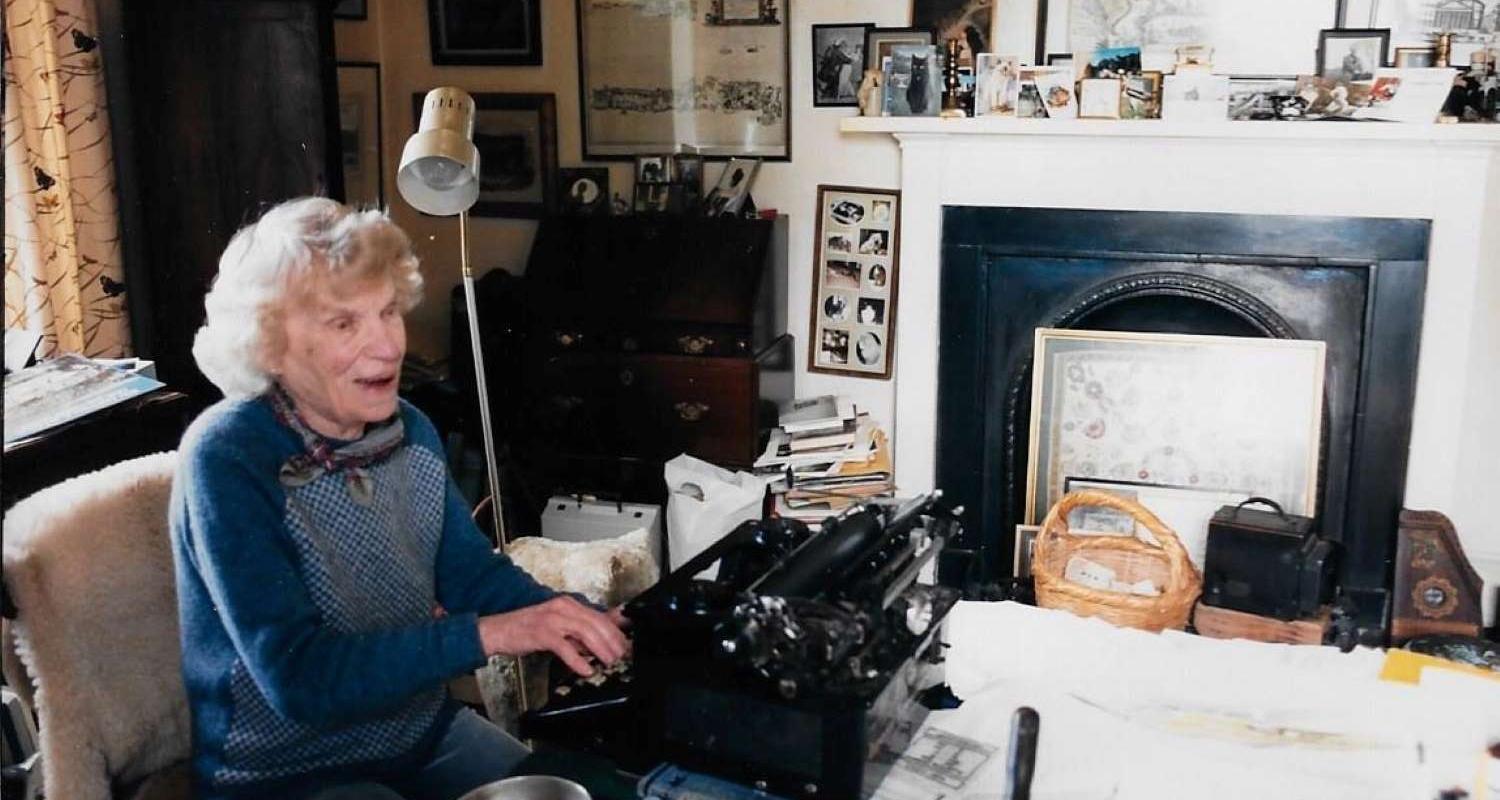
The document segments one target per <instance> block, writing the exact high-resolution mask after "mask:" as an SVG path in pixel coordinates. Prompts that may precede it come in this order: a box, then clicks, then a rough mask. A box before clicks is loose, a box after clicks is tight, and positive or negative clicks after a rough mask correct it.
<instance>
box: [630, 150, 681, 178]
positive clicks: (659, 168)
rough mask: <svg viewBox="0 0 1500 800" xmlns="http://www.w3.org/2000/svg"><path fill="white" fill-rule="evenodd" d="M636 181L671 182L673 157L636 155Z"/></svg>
mask: <svg viewBox="0 0 1500 800" xmlns="http://www.w3.org/2000/svg"><path fill="white" fill-rule="evenodd" d="M635 182H636V183H671V182H672V158H671V157H670V156H636V157H635Z"/></svg>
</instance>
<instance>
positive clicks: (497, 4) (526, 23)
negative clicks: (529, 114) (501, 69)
mask: <svg viewBox="0 0 1500 800" xmlns="http://www.w3.org/2000/svg"><path fill="white" fill-rule="evenodd" d="M427 24H428V28H427V35H428V38H429V40H430V41H431V42H432V63H433V64H438V65H469V66H533V67H534V66H540V65H541V63H542V8H541V0H427Z"/></svg>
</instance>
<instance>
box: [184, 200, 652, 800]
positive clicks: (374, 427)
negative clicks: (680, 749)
mask: <svg viewBox="0 0 1500 800" xmlns="http://www.w3.org/2000/svg"><path fill="white" fill-rule="evenodd" d="M421 286H422V279H421V276H420V275H419V274H418V272H417V259H416V257H415V256H414V255H413V254H412V250H411V243H410V241H409V240H408V239H407V237H406V235H405V234H404V233H402V232H401V230H400V229H399V228H397V227H396V226H395V225H394V224H393V223H392V222H391V221H390V220H389V219H388V218H387V217H386V216H385V215H384V214H382V213H380V212H376V211H355V210H352V209H350V208H348V207H345V206H343V205H340V204H338V203H336V202H334V201H332V200H327V199H322V198H304V199H299V200H293V201H290V202H287V203H284V204H282V205H279V206H277V207H275V208H272V209H271V210H270V211H268V212H266V214H265V216H263V217H262V218H261V219H260V220H259V221H258V222H256V223H254V224H252V225H249V226H247V227H245V228H244V229H242V230H241V231H239V232H238V233H237V234H235V236H234V238H233V239H232V240H231V241H230V243H229V246H228V247H227V248H226V249H225V251H224V255H223V256H222V258H221V259H220V261H219V275H218V278H217V279H216V281H215V283H214V287H213V290H212V291H211V292H210V293H209V294H208V298H207V307H208V320H207V322H206V324H204V326H203V328H202V329H201V330H200V331H199V332H198V337H197V340H196V341H195V343H194V346H193V354H194V356H195V357H196V359H197V361H198V365H199V367H200V368H201V369H202V370H203V373H204V374H205V375H207V376H208V378H209V379H210V380H212V381H213V382H214V383H215V384H216V385H217V386H218V387H219V388H220V389H222V390H223V391H224V394H225V395H226V397H225V399H224V400H222V401H220V402H219V403H218V404H216V405H215V406H213V407H212V408H210V409H209V410H208V411H206V412H205V413H204V414H203V415H202V416H201V417H199V418H198V420H196V421H195V422H194V423H193V425H192V427H191V428H190V429H189V431H188V433H187V434H186V436H185V437H184V439H183V443H182V447H181V466H180V468H179V472H178V474H177V479H176V482H175V484H174V490H173V498H172V510H171V529H172V541H173V547H174V551H175V555H176V563H177V589H178V595H179V601H178V602H179V606H180V611H181V620H182V645H183V654H182V662H183V663H182V666H183V675H184V677H185V679H186V684H187V690H188V699H189V705H190V707H191V710H192V720H193V751H194V752H193V761H194V771H195V774H196V779H197V782H198V793H199V796H200V797H203V798H221V797H223V798H228V797H278V798H313V797H317V798H335V797H339V798H342V797H378V798H454V797H458V796H460V795H462V794H464V793H465V792H467V791H468V790H470V789H472V788H474V787H475V786H478V785H482V784H484V783H488V782H490V781H493V780H496V779H498V778H501V777H504V776H505V775H506V774H507V773H508V772H509V771H510V770H512V769H513V768H514V767H515V765H516V764H517V762H519V761H520V759H521V758H522V757H523V756H524V755H525V753H526V751H525V748H524V747H523V746H522V745H521V744H520V743H519V742H517V741H515V740H514V739H512V738H510V737H509V736H507V735H506V734H505V733H504V732H503V731H501V730H500V729H499V728H497V727H495V726H493V725H491V724H490V723H489V722H487V721H485V720H484V719H483V718H482V717H480V716H479V715H477V714H475V713H474V712H473V711H470V710H468V709H466V708H462V707H460V706H459V705H458V704H456V703H455V702H454V701H453V700H452V699H451V698H449V697H448V696H447V694H446V692H445V690H444V682H445V681H446V680H447V679H449V678H452V677H454V676H457V675H460V674H463V673H465V672H468V671H470V670H472V669H474V668H475V667H477V666H479V665H481V664H482V663H484V661H485V659H486V657H488V656H490V655H494V654H508V655H522V654H526V653H531V652H539V651H544V650H548V651H551V652H553V653H555V654H556V655H557V656H558V657H560V658H561V659H562V660H563V661H564V662H565V663H567V664H568V665H569V666H570V667H572V668H573V669H574V670H576V671H578V672H580V673H582V674H585V675H587V674H589V672H590V669H591V668H590V665H589V662H588V659H587V656H589V655H592V656H594V657H595V658H597V659H598V661H600V662H603V663H605V664H609V663H613V662H615V661H616V660H618V659H619V658H620V657H621V656H622V655H624V653H625V650H626V642H625V638H624V635H623V634H622V633H621V632H620V628H619V617H618V615H617V614H615V613H613V612H611V613H609V614H606V613H601V612H599V611H596V610H594V609H592V608H589V607H588V606H586V605H584V604H581V603H579V602H577V601H576V600H574V599H573V598H572V597H568V596H560V595H557V594H556V593H554V592H552V591H551V590H549V589H547V588H545V587H543V586H541V585H540V584H538V583H536V582H535V581H533V580H532V579H531V578H530V577H529V576H528V575H527V574H526V573H525V572H523V571H521V570H520V569H519V568H518V567H516V566H515V565H514V564H512V563H511V562H510V560H509V559H507V558H506V557H505V556H503V555H497V554H495V553H494V552H492V551H491V549H490V547H489V543H488V541H487V540H486V539H485V537H484V536H483V535H482V534H481V533H480V532H479V531H478V529H476V527H475V526H474V524H473V522H472V521H471V520H470V516H469V509H468V508H467V507H466V505H465V503H464V500H463V499H462V497H461V496H460V495H459V493H458V491H457V489H456V488H455V486H454V484H453V481H452V480H451V478H450V477H449V475H448V473H447V470H446V468H445V466H444V464H445V461H444V459H443V450H442V447H441V445H440V442H439V438H438V435H437V433H436V431H435V430H434V429H433V426H432V423H431V422H429V421H428V419H427V418H426V417H425V416H423V415H422V413H421V412H419V411H417V410H416V409H415V408H413V407H411V406H409V405H407V404H406V403H404V402H403V401H401V400H400V399H399V398H398V397H397V394H396V389H397V380H398V378H399V376H400V372H401V359H402V356H403V355H404V353H405V352H406V332H405V327H404V323H403V314H404V313H405V312H406V311H408V310H409V309H410V308H411V307H412V306H413V305H415V304H416V302H417V299H418V297H419V295H420V292H421Z"/></svg>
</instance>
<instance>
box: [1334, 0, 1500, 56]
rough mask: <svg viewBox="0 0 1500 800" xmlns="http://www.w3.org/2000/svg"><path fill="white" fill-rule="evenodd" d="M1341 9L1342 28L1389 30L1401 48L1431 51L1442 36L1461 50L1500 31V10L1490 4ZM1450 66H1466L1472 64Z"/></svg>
mask: <svg viewBox="0 0 1500 800" xmlns="http://www.w3.org/2000/svg"><path fill="white" fill-rule="evenodd" d="M1339 6H1340V14H1339V20H1338V23H1337V26H1338V27H1340V28H1389V29H1390V31H1391V43H1392V44H1394V45H1396V46H1398V47H1419V48H1425V47H1430V46H1431V43H1432V41H1433V38H1434V37H1436V36H1437V35H1438V34H1440V33H1451V34H1453V42H1454V45H1455V48H1454V49H1455V50H1457V49H1458V47H1457V46H1458V45H1460V44H1473V43H1481V42H1485V41H1488V40H1489V37H1490V36H1492V35H1494V34H1495V33H1496V32H1497V31H1500V6H1496V4H1495V3H1494V2H1489V1H1488V0H1486V1H1485V2H1481V1H1480V0H1445V1H1444V2H1434V0H1340V2H1339ZM1449 63H1451V64H1453V65H1454V66H1464V65H1467V64H1468V61H1467V60H1464V61H1458V60H1452V59H1450V61H1449ZM1396 66H1398V67H1399V66H1401V65H1400V64H1397V65H1396ZM1412 66H1421V65H1417V64H1413V65H1412Z"/></svg>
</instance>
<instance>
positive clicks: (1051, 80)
mask: <svg viewBox="0 0 1500 800" xmlns="http://www.w3.org/2000/svg"><path fill="white" fill-rule="evenodd" d="M1032 76H1033V77H1032V80H1034V81H1035V82H1036V90H1037V97H1038V99H1039V100H1040V101H1041V104H1042V114H1043V115H1044V116H1046V117H1048V118H1050V119H1073V118H1074V117H1077V116H1078V90H1077V87H1078V82H1077V81H1075V80H1073V68H1072V67H1036V68H1035V69H1033V70H1032Z"/></svg>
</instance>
